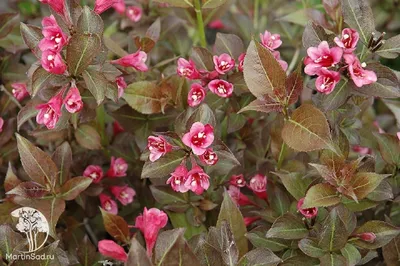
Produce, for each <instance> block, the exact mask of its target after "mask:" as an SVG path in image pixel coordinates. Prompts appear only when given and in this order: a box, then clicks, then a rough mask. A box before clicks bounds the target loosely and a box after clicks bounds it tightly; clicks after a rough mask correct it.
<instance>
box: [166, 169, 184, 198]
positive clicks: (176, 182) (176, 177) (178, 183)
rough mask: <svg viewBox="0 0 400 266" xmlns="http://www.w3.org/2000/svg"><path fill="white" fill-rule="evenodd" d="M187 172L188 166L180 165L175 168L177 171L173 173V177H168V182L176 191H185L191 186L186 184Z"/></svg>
mask: <svg viewBox="0 0 400 266" xmlns="http://www.w3.org/2000/svg"><path fill="white" fill-rule="evenodd" d="M187 174H188V170H187V169H186V167H185V166H184V165H179V166H178V167H177V168H175V171H174V172H173V173H171V177H170V178H168V180H167V184H168V185H171V187H172V189H173V190H174V191H176V192H181V193H185V192H187V191H189V187H188V186H186V185H185V182H186V179H187Z"/></svg>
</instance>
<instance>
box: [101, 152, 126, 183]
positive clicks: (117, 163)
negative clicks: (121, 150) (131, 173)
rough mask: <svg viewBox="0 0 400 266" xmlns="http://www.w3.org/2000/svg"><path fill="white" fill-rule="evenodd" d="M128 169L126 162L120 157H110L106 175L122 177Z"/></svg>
mask: <svg viewBox="0 0 400 266" xmlns="http://www.w3.org/2000/svg"><path fill="white" fill-rule="evenodd" d="M127 170H128V164H127V163H126V161H125V160H124V159H122V158H117V159H115V157H114V156H112V157H111V165H110V169H108V171H107V173H106V176H108V177H111V178H112V177H123V176H126V171H127Z"/></svg>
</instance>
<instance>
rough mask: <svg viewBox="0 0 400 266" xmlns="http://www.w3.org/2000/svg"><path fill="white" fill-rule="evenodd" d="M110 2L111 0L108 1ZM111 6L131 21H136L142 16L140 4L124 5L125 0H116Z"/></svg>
mask: <svg viewBox="0 0 400 266" xmlns="http://www.w3.org/2000/svg"><path fill="white" fill-rule="evenodd" d="M109 2H112V1H109ZM112 7H113V8H114V9H115V11H117V12H118V13H119V14H121V15H124V14H126V16H127V17H128V18H129V19H130V20H131V21H132V22H138V21H140V19H141V18H142V15H143V9H142V8H141V7H140V6H128V7H127V6H126V4H125V0H116V1H114V3H113V4H112Z"/></svg>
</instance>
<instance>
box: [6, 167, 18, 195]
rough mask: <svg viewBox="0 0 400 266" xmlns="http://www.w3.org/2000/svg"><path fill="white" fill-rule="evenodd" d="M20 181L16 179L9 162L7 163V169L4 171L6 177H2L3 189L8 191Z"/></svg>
mask: <svg viewBox="0 0 400 266" xmlns="http://www.w3.org/2000/svg"><path fill="white" fill-rule="evenodd" d="M21 182H22V181H21V180H19V179H18V177H17V176H16V175H15V173H14V171H13V169H12V165H11V162H9V163H8V169H7V173H6V177H5V179H4V190H5V191H6V192H8V191H10V190H11V189H13V188H15V187H16V186H18V184H20V183H21Z"/></svg>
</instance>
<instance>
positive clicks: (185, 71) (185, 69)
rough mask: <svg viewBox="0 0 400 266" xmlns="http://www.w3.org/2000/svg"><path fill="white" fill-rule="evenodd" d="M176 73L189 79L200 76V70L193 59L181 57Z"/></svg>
mask: <svg viewBox="0 0 400 266" xmlns="http://www.w3.org/2000/svg"><path fill="white" fill-rule="evenodd" d="M176 73H177V74H178V75H179V76H181V77H185V78H188V79H198V78H199V77H200V74H199V71H198V70H197V68H196V65H195V64H194V62H193V61H192V60H191V59H190V60H189V61H187V60H186V59H184V58H179V59H178V67H177V69H176Z"/></svg>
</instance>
